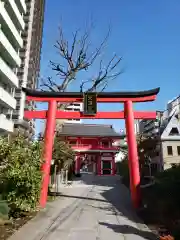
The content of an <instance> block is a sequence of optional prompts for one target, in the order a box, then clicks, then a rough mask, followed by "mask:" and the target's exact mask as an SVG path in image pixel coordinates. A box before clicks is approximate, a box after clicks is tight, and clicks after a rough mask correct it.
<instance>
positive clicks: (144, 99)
mask: <svg viewBox="0 0 180 240" xmlns="http://www.w3.org/2000/svg"><path fill="white" fill-rule="evenodd" d="M155 99H156V95H152V96H146V97H137V98H100V97H98V98H97V102H99V103H120V102H126V101H128V100H129V101H132V102H150V101H154V100H155ZM26 100H28V101H36V102H49V101H51V100H55V101H57V102H62V103H63V102H64V103H68V102H69V103H70V102H83V98H76V97H75V98H65V97H58V98H45V97H31V96H26Z"/></svg>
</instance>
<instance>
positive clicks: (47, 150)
mask: <svg viewBox="0 0 180 240" xmlns="http://www.w3.org/2000/svg"><path fill="white" fill-rule="evenodd" d="M23 91H24V92H25V94H26V100H27V101H38V102H48V110H40V111H25V113H24V117H25V118H26V119H46V120H47V122H46V131H45V147H44V160H45V163H44V164H43V166H42V171H43V179H42V190H41V196H40V205H41V207H45V205H46V201H47V192H48V185H49V173H50V165H51V160H52V149H53V142H54V132H55V123H56V119H88V118H90V119H125V123H126V133H127V143H128V159H129V160H128V162H129V173H130V190H131V199H132V203H133V206H134V207H135V208H138V206H139V204H140V200H141V199H140V198H141V197H140V173H139V162H138V152H137V143H136V136H135V132H134V119H155V118H156V112H141V111H135V112H134V111H133V103H137V102H148V101H154V100H155V99H156V96H157V94H158V93H159V91H160V88H156V89H152V90H148V91H140V92H101V93H97V102H99V103H124V111H120V112H97V113H96V114H95V115H91V116H90V115H88V116H87V115H86V114H85V113H82V112H66V111H59V110H57V103H58V102H62V103H72V102H82V101H83V96H84V94H83V93H79V92H62V93H61V92H42V91H36V90H31V89H26V88H23Z"/></svg>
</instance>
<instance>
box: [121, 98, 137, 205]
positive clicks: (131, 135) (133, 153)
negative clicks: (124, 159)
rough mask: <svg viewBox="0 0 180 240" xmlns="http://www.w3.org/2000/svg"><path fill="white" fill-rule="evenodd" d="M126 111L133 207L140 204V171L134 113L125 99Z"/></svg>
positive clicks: (130, 103) (130, 104) (131, 105)
mask: <svg viewBox="0 0 180 240" xmlns="http://www.w3.org/2000/svg"><path fill="white" fill-rule="evenodd" d="M124 108H125V112H126V118H125V120H126V132H127V143H128V159H129V170H130V177H131V181H130V183H131V184H130V185H131V186H130V187H131V198H132V202H133V205H134V207H135V208H138V207H139V205H140V172H139V161H138V152H137V143H136V135H135V132H134V114H133V103H132V102H131V101H127V102H126V103H125V104H124Z"/></svg>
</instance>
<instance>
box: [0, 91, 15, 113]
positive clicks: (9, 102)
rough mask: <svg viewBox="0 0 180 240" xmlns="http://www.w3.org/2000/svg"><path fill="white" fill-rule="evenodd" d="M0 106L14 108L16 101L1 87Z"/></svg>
mask: <svg viewBox="0 0 180 240" xmlns="http://www.w3.org/2000/svg"><path fill="white" fill-rule="evenodd" d="M0 105H3V106H4V107H6V108H11V109H15V108H16V100H15V99H14V98H13V96H11V95H10V94H9V93H8V92H7V91H6V90H4V89H3V88H2V87H0Z"/></svg>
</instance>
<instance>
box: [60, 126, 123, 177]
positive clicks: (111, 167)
mask: <svg viewBox="0 0 180 240" xmlns="http://www.w3.org/2000/svg"><path fill="white" fill-rule="evenodd" d="M59 136H61V139H62V140H64V141H66V142H68V143H69V144H70V146H71V148H72V149H73V150H74V151H75V153H76V156H75V167H74V170H75V173H76V174H78V173H80V169H81V167H82V165H83V164H87V165H88V171H90V172H93V173H94V174H97V175H114V174H115V173H116V169H115V168H116V167H115V155H116V154H117V153H118V152H119V147H117V146H114V145H113V143H114V142H115V141H117V140H119V139H123V138H124V136H123V135H122V134H120V133H117V132H115V130H114V128H113V127H112V125H101V124H79V123H65V124H64V125H62V128H61V130H60V132H59Z"/></svg>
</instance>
